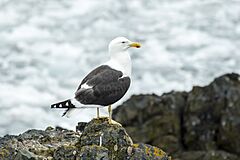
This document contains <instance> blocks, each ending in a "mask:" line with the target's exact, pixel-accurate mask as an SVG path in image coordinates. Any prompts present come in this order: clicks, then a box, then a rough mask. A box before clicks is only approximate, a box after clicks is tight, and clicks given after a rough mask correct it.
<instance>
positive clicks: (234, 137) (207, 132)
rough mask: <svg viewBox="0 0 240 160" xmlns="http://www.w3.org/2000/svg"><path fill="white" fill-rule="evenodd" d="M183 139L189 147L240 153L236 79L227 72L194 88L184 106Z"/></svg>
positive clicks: (239, 97) (239, 104)
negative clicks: (210, 81)
mask: <svg viewBox="0 0 240 160" xmlns="http://www.w3.org/2000/svg"><path fill="white" fill-rule="evenodd" d="M184 128H185V130H186V132H185V134H184V142H185V144H186V146H187V147H188V148H190V149H193V150H214V149H224V150H226V151H229V152H231V153H237V154H240V137H239V136H238V135H239V133H240V78H239V76H238V75H236V74H227V75H224V76H221V77H219V78H217V79H215V80H214V82H212V83H211V84H210V85H208V86H206V87H194V88H193V90H192V91H191V92H190V93H189V95H188V99H187V106H186V107H185V109H184Z"/></svg>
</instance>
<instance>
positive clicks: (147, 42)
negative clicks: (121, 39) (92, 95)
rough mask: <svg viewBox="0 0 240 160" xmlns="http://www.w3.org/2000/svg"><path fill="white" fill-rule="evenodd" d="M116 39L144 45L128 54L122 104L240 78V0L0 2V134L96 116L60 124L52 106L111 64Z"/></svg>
mask: <svg viewBox="0 0 240 160" xmlns="http://www.w3.org/2000/svg"><path fill="white" fill-rule="evenodd" d="M116 36H126V37H128V38H129V39H130V40H132V41H139V42H141V43H142V45H143V47H142V48H141V49H138V50H136V49H131V52H132V53H131V54H132V61H133V74H132V75H133V77H132V84H131V88H130V90H129V92H128V93H127V95H126V96H125V97H124V99H123V100H126V99H127V98H129V96H131V95H132V94H139V93H156V94H162V93H163V92H169V91H171V90H177V91H183V90H185V91H188V90H190V89H191V88H192V86H193V85H201V86H202V85H206V84H208V83H209V82H210V81H212V80H213V78H214V77H216V76H219V75H221V74H223V73H227V72H237V73H240V52H239V50H240V1H239V0H228V1H226V0H181V1H179V0H132V1H129V0H121V1H113V0H101V1H99V0H89V1H88V0H41V1H36V0H21V1H20V0H0V82H1V83H0V84H1V85H0V135H4V134H18V133H20V132H23V131H25V130H26V129H29V128H39V129H44V128H46V127H47V126H49V125H52V126H56V125H58V126H62V127H66V128H70V129H74V126H75V125H76V124H77V122H78V121H88V120H90V119H91V118H93V117H95V115H96V111H95V109H87V110H81V111H78V112H77V113H76V114H74V115H73V117H71V118H62V117H61V114H62V111H61V110H50V108H49V106H50V104H51V103H53V102H57V101H60V100H64V99H66V98H69V97H73V93H74V92H75V90H76V88H77V86H78V85H79V83H80V81H81V79H82V78H83V77H84V75H86V74H87V73H88V72H89V71H90V70H91V69H93V68H94V67H96V66H97V65H99V64H100V63H103V62H105V61H106V60H108V54H107V46H108V43H109V41H111V40H112V39H113V38H115V37H116ZM123 100H122V101H121V102H123ZM121 102H120V103H121ZM115 106H116V105H115ZM106 110H107V109H102V112H103V113H102V114H106Z"/></svg>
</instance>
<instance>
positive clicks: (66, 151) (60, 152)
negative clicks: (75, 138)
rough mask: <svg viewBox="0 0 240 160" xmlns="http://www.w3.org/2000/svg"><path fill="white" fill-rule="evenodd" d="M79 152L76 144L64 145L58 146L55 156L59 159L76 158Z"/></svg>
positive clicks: (71, 159) (70, 159) (68, 159)
mask: <svg viewBox="0 0 240 160" xmlns="http://www.w3.org/2000/svg"><path fill="white" fill-rule="evenodd" d="M77 154H78V148H77V147H76V146H74V145H63V146H60V147H58V148H57V149H56V150H55V152H54V154H53V158H54V159H57V160H65V159H67V160H75V159H76V157H77Z"/></svg>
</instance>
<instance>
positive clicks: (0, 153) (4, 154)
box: [0, 148, 10, 158]
mask: <svg viewBox="0 0 240 160" xmlns="http://www.w3.org/2000/svg"><path fill="white" fill-rule="evenodd" d="M9 155H10V153H9V151H8V150H7V149H5V148H0V158H6V157H8V156H9Z"/></svg>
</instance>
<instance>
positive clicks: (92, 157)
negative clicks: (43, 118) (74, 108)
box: [0, 118, 171, 160]
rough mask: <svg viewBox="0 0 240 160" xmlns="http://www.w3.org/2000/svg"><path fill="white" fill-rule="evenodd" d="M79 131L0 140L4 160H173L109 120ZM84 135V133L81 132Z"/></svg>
mask: <svg viewBox="0 0 240 160" xmlns="http://www.w3.org/2000/svg"><path fill="white" fill-rule="evenodd" d="M76 128H77V131H76V132H75V131H70V130H66V129H63V128H60V127H57V128H52V127H48V128H47V129H46V130H45V131H42V130H29V131H27V132H25V133H23V134H20V135H18V136H10V135H7V136H4V137H3V138H0V159H1V160H52V159H54V160H110V159H111V160H112V159H116V160H122V159H129V160H138V159H149V160H150V159H155V160H170V159H171V158H170V157H168V156H167V154H166V153H165V152H163V151H162V150H161V149H159V148H157V147H153V146H151V145H147V144H143V143H139V144H134V143H133V142H132V139H131V137H130V136H129V135H128V134H127V132H126V130H125V129H124V128H123V127H122V126H120V125H118V124H109V121H108V119H107V118H100V119H93V120H92V121H90V122H89V123H87V124H85V123H79V125H78V126H77V127H76ZM79 130H80V131H82V132H79Z"/></svg>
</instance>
